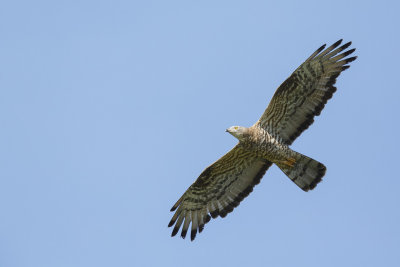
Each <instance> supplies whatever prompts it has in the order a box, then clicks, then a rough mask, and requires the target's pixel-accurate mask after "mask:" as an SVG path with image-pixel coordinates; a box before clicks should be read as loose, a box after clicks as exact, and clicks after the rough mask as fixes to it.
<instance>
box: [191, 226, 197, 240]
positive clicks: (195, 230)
mask: <svg viewBox="0 0 400 267" xmlns="http://www.w3.org/2000/svg"><path fill="white" fill-rule="evenodd" d="M196 234H197V229H194V230H192V231H191V232H190V241H193V240H194V239H195V238H196Z"/></svg>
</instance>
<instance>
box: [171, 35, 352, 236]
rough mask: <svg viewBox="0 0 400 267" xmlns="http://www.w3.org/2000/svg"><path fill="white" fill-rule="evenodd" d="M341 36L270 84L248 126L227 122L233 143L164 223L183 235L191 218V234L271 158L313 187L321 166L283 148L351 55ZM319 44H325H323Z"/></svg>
mask: <svg viewBox="0 0 400 267" xmlns="http://www.w3.org/2000/svg"><path fill="white" fill-rule="evenodd" d="M341 43H342V40H339V41H337V42H336V43H334V44H333V45H331V46H330V47H328V48H327V49H325V46H326V45H323V46H321V47H320V48H319V49H317V50H316V51H315V52H314V53H313V54H312V55H311V56H310V57H309V58H308V59H307V60H306V61H305V62H304V63H303V64H301V65H300V67H298V68H297V69H296V70H295V71H294V72H293V73H292V75H290V77H289V78H288V79H286V80H285V81H284V82H283V83H282V84H281V85H280V86H279V87H278V89H277V90H276V92H275V94H274V96H273V97H272V100H271V102H270V103H269V105H268V107H267V109H266V110H265V111H264V113H263V114H262V116H261V118H260V119H259V120H258V121H257V122H256V123H255V124H254V125H253V126H251V127H249V128H246V127H241V126H232V127H230V128H228V129H227V130H226V131H227V132H228V133H230V134H231V135H233V136H234V137H236V138H237V139H238V140H239V143H238V144H237V145H236V146H235V147H234V148H233V149H232V150H230V151H229V152H228V153H227V154H225V155H224V156H223V157H222V158H220V159H219V160H217V161H216V162H215V163H213V164H212V165H210V166H209V167H207V168H206V169H205V170H204V171H203V172H202V173H201V174H200V176H199V177H198V178H197V180H196V181H195V182H194V183H193V184H192V185H191V186H190V187H189V188H188V189H187V190H186V192H185V193H184V194H183V195H182V197H181V198H180V199H179V200H178V201H177V202H176V203H175V205H174V206H173V207H172V209H171V211H175V210H176V212H175V214H174V216H173V217H172V219H171V221H170V223H169V224H168V226H169V227H171V226H173V225H175V227H174V229H173V231H172V236H175V235H176V234H177V233H178V231H179V229H180V227H181V226H182V224H183V227H182V232H181V237H182V238H185V236H186V233H187V231H188V229H189V225H190V224H191V240H194V238H195V237H196V234H197V232H199V233H200V232H201V231H202V230H203V228H204V225H205V224H206V223H208V222H209V221H210V219H211V217H212V218H216V217H218V216H220V217H225V216H226V215H227V214H228V213H229V212H231V211H232V210H233V209H234V208H235V207H237V206H238V205H239V203H240V202H241V201H242V200H243V199H244V198H245V197H247V196H248V195H249V193H250V192H252V191H253V187H254V186H255V185H257V184H258V183H259V182H260V180H261V178H262V177H263V176H264V174H265V172H266V171H267V170H268V168H269V167H270V166H271V165H272V164H273V163H274V164H276V165H277V166H278V167H279V168H280V169H281V170H282V171H283V172H284V173H285V174H286V175H287V176H288V177H289V178H290V179H291V180H292V181H293V182H294V183H295V184H296V185H297V186H299V187H300V188H301V189H302V190H304V191H308V190H312V189H314V188H315V186H316V185H317V184H318V183H319V182H320V181H321V179H322V177H323V176H324V174H325V171H326V167H325V166H324V165H323V164H322V163H320V162H318V161H316V160H314V159H312V158H309V157H307V156H305V155H302V154H300V153H298V152H296V151H293V150H292V149H290V148H289V146H290V145H291V144H292V142H293V141H294V140H295V139H296V138H297V137H298V136H299V135H300V134H301V133H302V132H303V131H304V130H306V129H307V128H308V127H309V126H310V125H311V124H312V123H313V122H314V116H318V115H319V114H320V113H321V110H322V109H323V108H324V106H325V104H326V102H327V101H328V99H330V98H331V97H332V95H333V93H334V92H335V91H336V87H335V86H334V85H335V82H336V78H337V77H338V76H339V75H340V73H341V72H342V71H344V70H346V69H348V68H349V67H350V66H349V65H348V63H350V62H352V61H353V60H355V59H356V58H357V57H347V56H348V55H350V54H352V53H353V52H354V51H355V49H350V50H347V51H345V50H346V49H347V48H348V47H349V46H350V45H351V42H348V43H346V44H344V45H342V46H340V47H339V45H340V44H341ZM324 49H325V50H324Z"/></svg>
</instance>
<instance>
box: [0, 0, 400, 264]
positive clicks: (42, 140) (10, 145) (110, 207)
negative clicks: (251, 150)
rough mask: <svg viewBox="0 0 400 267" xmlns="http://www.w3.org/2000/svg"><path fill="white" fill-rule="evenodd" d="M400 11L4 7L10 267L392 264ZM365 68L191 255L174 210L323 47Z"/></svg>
mask: <svg viewBox="0 0 400 267" xmlns="http://www.w3.org/2000/svg"><path fill="white" fill-rule="evenodd" d="M399 8H400V7H399V4H398V3H397V2H396V1H380V2H378V1H351V2H350V1H335V2H331V1H330V2H328V1H327V2H325V3H324V2H321V1H40V0H39V1H6V2H3V3H2V5H1V9H0V40H1V41H0V62H1V63H0V125H1V130H0V214H1V219H0V266H7V267H13V266H32V267H34V266H41V267H43V266H52V267H54V266H57V267H62V266H183V265H188V266H204V265H207V264H210V265H212V266H217V265H219V266H228V264H229V266H244V265H246V266H249V265H250V266H251V265H255V266H399V265H398V264H399V261H400V256H399V249H400V230H399V225H400V209H399V204H400V194H399V187H400V179H399V178H400V177H399V174H398V168H397V167H398V166H399V162H398V159H399V154H398V151H399V144H398V141H397V140H398V137H399V136H400V127H399V115H400V112H399V104H400V101H399V99H400V93H399V92H400V90H399V86H398V75H399V73H398V71H399V70H398V62H399V59H400V58H399V53H398V47H399V42H400V39H399V35H398V26H399V25H400V20H399V18H398V14H397V13H398V12H397V11H398V10H399ZM340 38H343V39H344V40H345V41H353V47H356V48H357V51H356V54H357V56H358V59H357V60H356V61H355V62H353V63H352V64H351V66H352V67H351V68H350V69H349V70H347V71H345V72H344V73H343V75H341V76H340V78H339V79H338V82H337V87H338V91H337V92H336V93H335V95H334V97H333V99H331V100H330V102H329V103H328V105H327V106H326V108H325V109H324V111H323V112H322V115H321V116H320V117H318V118H317V119H316V121H315V123H314V124H313V125H312V126H311V127H310V128H309V130H307V131H306V132H305V133H304V134H303V135H302V136H301V137H300V138H298V139H297V141H296V142H295V143H294V144H293V146H292V147H293V149H295V150H297V151H299V152H301V153H304V154H306V155H308V156H310V157H313V158H315V159H317V160H319V161H321V162H323V163H324V164H325V165H326V166H327V168H328V171H327V174H326V176H325V178H324V181H323V182H322V183H321V184H320V185H319V186H318V187H317V188H316V190H314V191H312V192H309V193H304V192H303V191H302V190H300V189H299V188H297V187H296V186H295V185H294V184H293V183H292V182H291V181H290V180H289V179H288V178H286V177H285V175H284V174H283V173H281V171H280V170H279V169H278V168H277V167H275V166H274V167H272V168H271V169H270V170H269V171H268V172H267V174H266V175H265V177H264V178H263V180H262V182H261V184H260V185H258V186H257V187H256V188H255V190H254V192H253V193H252V194H251V195H250V196H249V197H248V198H246V199H245V200H244V201H243V202H242V204H241V205H240V206H239V207H238V208H237V209H235V211H234V212H233V213H231V214H230V215H228V216H227V217H226V218H224V219H216V220H212V221H211V222H210V223H209V224H207V226H206V227H205V229H204V231H203V232H202V233H201V234H200V235H198V236H197V238H196V240H195V241H194V242H190V241H189V240H188V239H186V240H182V239H181V238H178V237H175V238H171V237H170V233H171V229H169V228H167V224H168V222H169V220H170V218H171V216H172V213H170V212H169V209H170V208H171V206H172V205H173V204H174V203H175V201H176V200H177V199H178V198H179V197H180V196H181V195H182V194H183V193H184V191H185V190H186V189H187V187H188V186H189V185H190V184H191V183H192V182H193V181H194V180H195V179H196V178H197V176H198V175H199V174H200V172H201V171H202V170H203V169H204V168H205V167H206V166H208V165H209V164H210V163H212V162H214V161H215V160H216V159H218V158H219V157H220V156H222V155H223V154H224V153H225V152H227V151H228V150H229V149H230V148H231V147H233V146H234V145H235V144H236V140H235V139H234V138H233V137H232V136H230V135H229V134H227V133H225V129H226V128H227V127H229V126H231V125H243V126H250V125H252V124H253V123H254V122H255V121H256V120H257V119H258V118H259V116H260V115H261V114H262V112H263V111H264V109H265V107H266V106H267V104H268V102H269V100H270V99H271V97H272V95H273V93H274V91H275V89H276V88H277V87H278V86H279V85H280V83H281V82H283V80H284V79H286V78H287V77H288V76H289V75H290V74H291V72H292V71H293V70H294V69H296V68H297V67H298V65H300V64H301V63H302V62H303V60H305V59H306V58H307V57H308V56H309V55H310V54H311V53H312V52H313V51H314V50H315V49H317V48H318V47H319V46H320V45H322V44H323V43H328V44H331V43H333V42H335V41H337V40H338V39H340Z"/></svg>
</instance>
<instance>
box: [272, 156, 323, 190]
mask: <svg viewBox="0 0 400 267" xmlns="http://www.w3.org/2000/svg"><path fill="white" fill-rule="evenodd" d="M293 153H294V154H293V156H294V157H293V158H289V159H288V160H287V161H285V162H283V163H277V166H278V167H279V168H280V169H281V170H282V171H283V172H284V173H285V174H286V175H287V176H288V177H289V178H290V180H292V181H293V182H294V183H295V184H296V185H297V186H298V187H300V188H301V189H303V190H304V191H306V192H307V191H308V190H312V189H314V188H315V187H316V186H317V184H318V183H319V182H321V180H322V177H323V176H324V175H325V172H326V167H325V166H324V164H322V163H320V162H318V161H316V160H314V159H312V158H309V157H307V156H304V155H302V154H300V153H298V152H295V151H293Z"/></svg>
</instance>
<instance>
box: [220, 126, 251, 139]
mask: <svg viewBox="0 0 400 267" xmlns="http://www.w3.org/2000/svg"><path fill="white" fill-rule="evenodd" d="M225 132H228V133H230V134H231V135H233V136H234V137H236V138H237V139H239V141H243V140H244V139H245V137H246V136H247V133H248V128H246V127H242V126H232V127H230V128H228V129H226V130H225Z"/></svg>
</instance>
